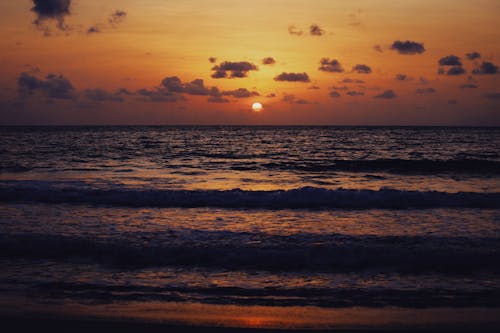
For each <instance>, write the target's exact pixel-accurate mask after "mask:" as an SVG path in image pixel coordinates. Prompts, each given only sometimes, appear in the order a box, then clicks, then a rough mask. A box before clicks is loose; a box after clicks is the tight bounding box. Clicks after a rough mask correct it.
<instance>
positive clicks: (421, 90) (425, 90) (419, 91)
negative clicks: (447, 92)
mask: <svg viewBox="0 0 500 333" xmlns="http://www.w3.org/2000/svg"><path fill="white" fill-rule="evenodd" d="M415 92H416V93H417V94H421V95H425V94H434V93H435V92H436V89H434V88H418V89H417V90H415Z"/></svg>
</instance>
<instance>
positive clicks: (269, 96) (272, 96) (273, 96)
mask: <svg viewBox="0 0 500 333" xmlns="http://www.w3.org/2000/svg"><path fill="white" fill-rule="evenodd" d="M266 97H267V98H275V97H276V94H275V93H270V94H267V95H266Z"/></svg>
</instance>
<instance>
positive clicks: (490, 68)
mask: <svg viewBox="0 0 500 333" xmlns="http://www.w3.org/2000/svg"><path fill="white" fill-rule="evenodd" d="M497 73H498V66H496V65H495V64H493V63H491V62H488V61H483V63H482V64H481V65H480V66H479V67H478V68H475V69H474V70H473V71H472V74H476V75H489V74H497Z"/></svg>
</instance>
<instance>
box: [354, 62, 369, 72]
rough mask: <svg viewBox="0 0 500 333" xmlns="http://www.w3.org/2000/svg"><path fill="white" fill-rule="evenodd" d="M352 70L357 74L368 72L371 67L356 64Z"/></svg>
mask: <svg viewBox="0 0 500 333" xmlns="http://www.w3.org/2000/svg"><path fill="white" fill-rule="evenodd" d="M352 71H353V72H356V73H359V74H370V73H371V72H372V69H371V68H370V66H367V65H363V64H357V65H356V66H354V67H353V68H352Z"/></svg>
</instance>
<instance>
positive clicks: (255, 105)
mask: <svg viewBox="0 0 500 333" xmlns="http://www.w3.org/2000/svg"><path fill="white" fill-rule="evenodd" d="M252 110H254V111H255V112H259V111H261V110H262V104H261V103H259V102H255V103H253V104H252Z"/></svg>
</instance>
